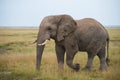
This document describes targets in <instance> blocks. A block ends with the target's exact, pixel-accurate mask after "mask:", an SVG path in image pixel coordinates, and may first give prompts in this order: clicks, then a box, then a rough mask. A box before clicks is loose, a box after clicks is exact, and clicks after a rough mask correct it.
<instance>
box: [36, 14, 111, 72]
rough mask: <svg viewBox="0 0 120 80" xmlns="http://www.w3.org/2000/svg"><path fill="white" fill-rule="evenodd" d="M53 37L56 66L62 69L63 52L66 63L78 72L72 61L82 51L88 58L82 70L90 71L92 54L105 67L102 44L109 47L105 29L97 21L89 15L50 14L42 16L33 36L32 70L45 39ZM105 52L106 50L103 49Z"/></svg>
mask: <svg viewBox="0 0 120 80" xmlns="http://www.w3.org/2000/svg"><path fill="white" fill-rule="evenodd" d="M51 38H52V39H54V41H55V50H56V55H57V61H58V67H59V68H60V69H63V65H64V55H65V53H66V63H67V65H68V66H69V67H70V68H72V69H74V70H76V71H78V70H79V69H80V66H79V64H78V63H77V64H74V63H73V59H74V56H75V54H76V53H77V52H78V51H86V52H87V54H88V61H87V64H86V66H85V68H84V70H91V68H92V62H93V58H94V57H95V55H97V56H98V57H99V60H100V70H102V71H104V70H107V62H108V57H109V55H108V54H107V58H106V57H105V52H106V49H105V47H106V44H107V50H108V46H109V35H108V32H107V30H106V29H105V28H104V27H103V25H102V24H100V23H99V22H98V21H96V20H94V19H92V18H85V19H81V20H76V21H75V20H74V19H73V18H72V17H71V16H69V15H52V16H47V17H45V18H44V19H43V20H42V22H41V24H40V27H39V32H38V36H37V40H36V42H37V45H36V52H37V56H36V58H37V60H36V61H37V62H36V69H38V70H39V69H40V64H41V57H42V53H43V50H44V47H45V44H46V42H47V41H48V40H50V39H51ZM107 52H108V51H107Z"/></svg>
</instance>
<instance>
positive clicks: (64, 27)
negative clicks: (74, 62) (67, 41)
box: [57, 15, 76, 41]
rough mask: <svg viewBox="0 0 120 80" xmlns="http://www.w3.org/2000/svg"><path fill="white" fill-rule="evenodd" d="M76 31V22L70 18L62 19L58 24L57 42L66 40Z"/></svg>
mask: <svg viewBox="0 0 120 80" xmlns="http://www.w3.org/2000/svg"><path fill="white" fill-rule="evenodd" d="M75 29H76V22H75V21H74V20H73V18H71V17H70V16H66V15H65V17H62V18H61V19H60V21H59V23H58V30H57V40H58V41H61V40H64V38H65V37H66V36H68V35H69V34H70V33H72V32H74V31H75Z"/></svg>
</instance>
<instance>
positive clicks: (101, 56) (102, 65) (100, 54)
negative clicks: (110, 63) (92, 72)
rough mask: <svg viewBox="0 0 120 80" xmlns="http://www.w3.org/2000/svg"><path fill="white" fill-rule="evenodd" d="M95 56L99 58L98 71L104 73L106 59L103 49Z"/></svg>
mask: <svg viewBox="0 0 120 80" xmlns="http://www.w3.org/2000/svg"><path fill="white" fill-rule="evenodd" d="M97 56H98V57H99V60H100V70H101V71H106V70H107V63H106V59H105V47H104V48H103V49H101V50H100V51H99V52H98V53H97Z"/></svg>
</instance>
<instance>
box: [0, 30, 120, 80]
mask: <svg viewBox="0 0 120 80" xmlns="http://www.w3.org/2000/svg"><path fill="white" fill-rule="evenodd" d="M107 30H108V32H109V34H110V39H111V41H110V48H109V52H110V59H111V61H110V65H109V68H108V71H107V72H100V71H99V70H98V68H99V60H98V57H95V59H94V64H93V65H94V67H93V70H92V71H91V72H85V71H82V70H80V71H79V72H75V71H73V70H72V69H70V68H69V67H68V66H67V65H66V63H65V66H64V68H65V69H64V70H63V71H61V72H60V71H58V66H57V59H56V55H55V50H54V41H53V40H51V41H50V42H48V44H47V45H46V47H45V50H44V53H43V58H42V66H41V70H40V71H36V70H35V56H36V54H35V53H36V52H35V44H32V42H34V40H36V36H37V32H38V29H8V28H6V29H4V28H3V29H2V28H1V29H0V80H120V69H119V68H120V28H108V29H107ZM86 61H87V54H85V52H78V54H77V55H76V56H75V59H74V62H75V63H80V66H81V69H82V68H83V67H84V66H85V64H86Z"/></svg>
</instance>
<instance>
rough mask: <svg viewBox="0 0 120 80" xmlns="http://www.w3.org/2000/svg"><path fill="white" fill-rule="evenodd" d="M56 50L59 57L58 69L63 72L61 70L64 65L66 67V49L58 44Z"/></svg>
mask: <svg viewBox="0 0 120 80" xmlns="http://www.w3.org/2000/svg"><path fill="white" fill-rule="evenodd" d="M55 50H56V55H57V61H58V68H59V69H60V70H61V69H63V65H64V55H65V49H64V47H62V46H59V45H57V44H56V45H55Z"/></svg>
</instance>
